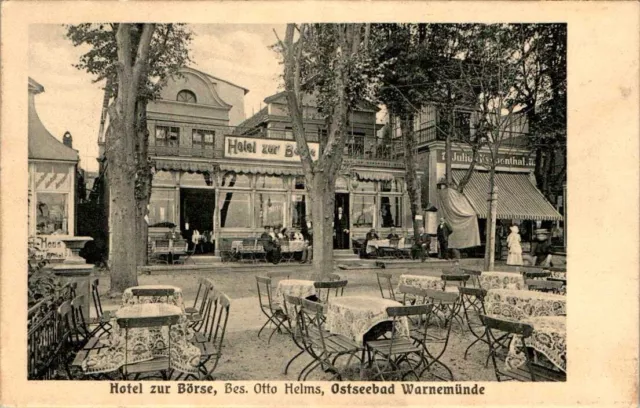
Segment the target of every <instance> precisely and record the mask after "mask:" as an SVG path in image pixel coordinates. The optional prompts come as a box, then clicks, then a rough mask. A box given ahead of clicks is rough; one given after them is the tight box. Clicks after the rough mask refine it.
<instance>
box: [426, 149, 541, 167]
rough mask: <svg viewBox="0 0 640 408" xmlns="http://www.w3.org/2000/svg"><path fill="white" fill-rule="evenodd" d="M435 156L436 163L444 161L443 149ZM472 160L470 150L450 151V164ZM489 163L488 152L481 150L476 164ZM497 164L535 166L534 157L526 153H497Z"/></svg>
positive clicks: (465, 162)
mask: <svg viewBox="0 0 640 408" xmlns="http://www.w3.org/2000/svg"><path fill="white" fill-rule="evenodd" d="M436 158H437V162H438V163H445V162H446V154H445V150H443V149H438V150H437V151H436ZM472 160H473V155H472V154H471V152H462V151H459V150H454V151H452V152H451V164H466V165H470V164H471V161H472ZM490 163H491V154H490V153H488V152H481V153H480V154H479V155H478V161H477V165H480V166H488V165H489V164H490ZM498 166H501V167H521V168H532V167H535V166H536V163H535V157H534V156H533V155H527V154H517V153H498Z"/></svg>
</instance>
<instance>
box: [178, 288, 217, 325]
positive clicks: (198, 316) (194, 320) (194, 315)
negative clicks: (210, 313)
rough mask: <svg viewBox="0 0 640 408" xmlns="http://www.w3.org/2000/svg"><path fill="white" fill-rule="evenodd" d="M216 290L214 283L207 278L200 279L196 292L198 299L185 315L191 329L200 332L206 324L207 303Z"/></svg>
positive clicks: (186, 310) (187, 309)
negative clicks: (204, 323)
mask: <svg viewBox="0 0 640 408" xmlns="http://www.w3.org/2000/svg"><path fill="white" fill-rule="evenodd" d="M213 290H214V287H213V283H212V282H211V281H210V280H208V279H205V278H199V279H198V291H197V292H196V298H195V299H194V301H193V306H191V307H186V308H185V309H184V313H185V314H186V315H187V320H188V321H189V327H191V328H192V329H194V330H196V331H197V330H200V327H201V326H202V324H203V322H204V311H205V310H204V308H205V306H206V303H207V299H208V298H209V295H211V294H212V292H213Z"/></svg>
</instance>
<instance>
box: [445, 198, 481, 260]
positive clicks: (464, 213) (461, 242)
mask: <svg viewBox="0 0 640 408" xmlns="http://www.w3.org/2000/svg"><path fill="white" fill-rule="evenodd" d="M437 199H438V203H437V205H438V210H439V211H440V216H442V217H444V218H445V219H446V220H447V222H448V223H449V225H451V228H452V229H453V233H452V234H451V235H450V236H449V248H457V249H462V248H470V247H475V246H478V245H480V231H479V229H478V217H477V216H476V212H475V210H474V209H473V207H471V204H469V201H467V199H466V198H465V196H464V195H463V194H461V193H459V192H458V191H457V190H455V189H453V188H445V189H442V190H438V194H437Z"/></svg>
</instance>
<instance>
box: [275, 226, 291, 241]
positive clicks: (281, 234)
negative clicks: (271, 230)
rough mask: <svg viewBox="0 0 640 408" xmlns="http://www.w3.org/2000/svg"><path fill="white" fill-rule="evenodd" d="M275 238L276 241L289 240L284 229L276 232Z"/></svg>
mask: <svg viewBox="0 0 640 408" xmlns="http://www.w3.org/2000/svg"><path fill="white" fill-rule="evenodd" d="M277 236H278V239H279V240H281V241H282V240H287V239H289V236H288V235H287V229H286V228H282V229H281V230H280V231H279V232H278V234H277Z"/></svg>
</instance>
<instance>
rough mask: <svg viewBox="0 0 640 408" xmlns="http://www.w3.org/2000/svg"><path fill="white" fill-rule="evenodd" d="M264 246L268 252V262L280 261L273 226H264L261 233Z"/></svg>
mask: <svg viewBox="0 0 640 408" xmlns="http://www.w3.org/2000/svg"><path fill="white" fill-rule="evenodd" d="M260 242H261V243H262V248H264V252H266V258H267V262H272V263H274V264H276V263H278V256H277V255H278V254H277V244H276V240H275V239H274V238H273V227H269V226H267V227H264V232H263V233H262V235H260Z"/></svg>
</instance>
